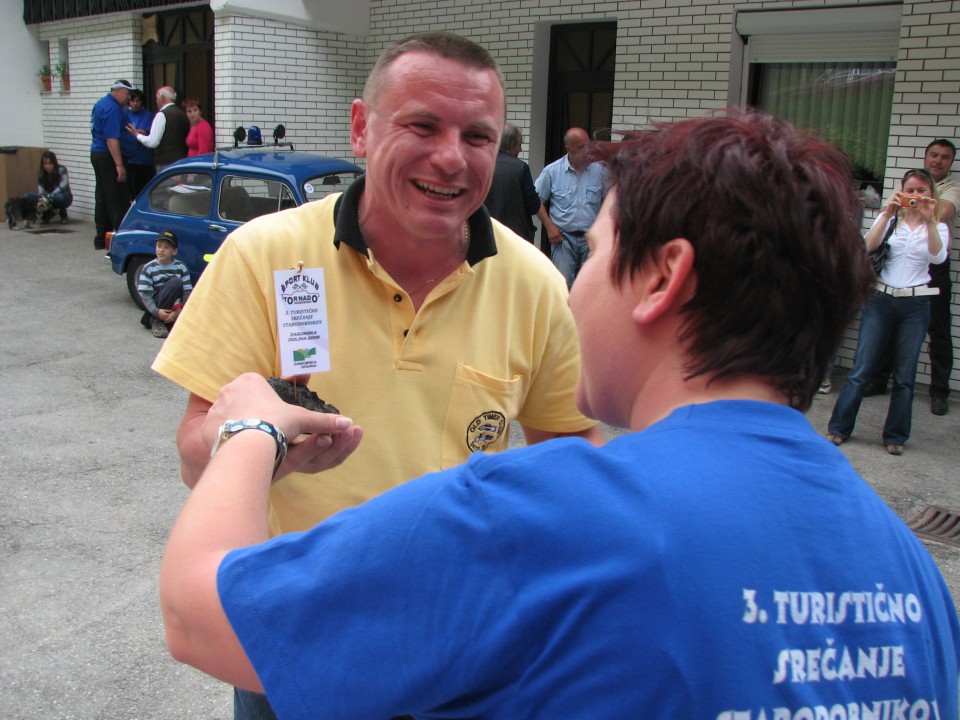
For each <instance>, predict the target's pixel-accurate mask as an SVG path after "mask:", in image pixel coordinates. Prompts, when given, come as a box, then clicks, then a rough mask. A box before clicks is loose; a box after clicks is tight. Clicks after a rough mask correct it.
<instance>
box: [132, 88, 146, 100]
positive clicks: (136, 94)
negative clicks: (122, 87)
mask: <svg viewBox="0 0 960 720" xmlns="http://www.w3.org/2000/svg"><path fill="white" fill-rule="evenodd" d="M130 99H131V100H139V101H140V102H143V101H144V97H143V90H141V89H140V88H135V89H133V90H131V91H130Z"/></svg>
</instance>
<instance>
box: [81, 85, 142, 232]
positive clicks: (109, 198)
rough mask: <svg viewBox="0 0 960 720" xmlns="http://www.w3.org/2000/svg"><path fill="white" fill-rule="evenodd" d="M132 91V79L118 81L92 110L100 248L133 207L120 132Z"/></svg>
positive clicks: (95, 219)
mask: <svg viewBox="0 0 960 720" xmlns="http://www.w3.org/2000/svg"><path fill="white" fill-rule="evenodd" d="M131 90H133V85H131V84H130V83H129V82H127V81H126V80H117V81H116V82H115V83H114V84H113V85H112V86H111V87H110V92H108V93H107V94H106V95H104V96H103V97H102V98H100V99H99V100H97V102H96V104H95V105H94V106H93V111H92V112H91V113H90V137H91V141H90V164H91V165H93V175H94V182H95V185H94V210H93V220H94V224H95V225H96V228H97V234H96V236H95V237H94V239H93V247H94V248H95V249H97V250H102V249H103V248H104V247H105V246H106V238H107V233H108V232H110V231H111V230H116V229H117V228H119V227H120V222H121V221H122V220H123V216H124V214H125V213H126V212H127V209H128V208H129V207H130V191H129V189H128V188H127V184H126V181H127V169H126V167H124V164H123V154H122V152H121V150H120V135H121V134H122V133H123V114H124V110H125V109H126V106H127V101H128V100H129V99H130V91H131Z"/></svg>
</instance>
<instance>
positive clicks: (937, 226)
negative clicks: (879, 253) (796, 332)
mask: <svg viewBox="0 0 960 720" xmlns="http://www.w3.org/2000/svg"><path fill="white" fill-rule="evenodd" d="M939 218H940V202H939V196H938V194H937V189H936V183H934V181H933V178H932V177H931V176H930V173H928V172H927V171H926V170H910V171H908V172H907V173H906V174H905V175H904V176H903V180H902V181H901V182H900V191H899V192H895V193H894V194H893V197H892V198H890V199H889V200H888V201H887V202H886V203H885V204H884V207H883V210H882V211H881V213H880V215H879V216H878V217H877V219H876V220H875V221H874V223H873V226H872V227H871V228H870V230H869V232H867V235H866V238H865V241H866V246H867V251H868V252H873V251H874V250H876V249H877V248H878V247H879V246H880V244H881V242H883V241H884V238H886V242H888V243H889V245H890V249H889V252H888V253H887V258H886V261H885V263H884V265H883V268H882V269H881V270H880V276H879V278H878V280H877V283H876V285H875V290H874V291H873V293H872V294H871V296H870V301H869V302H868V303H867V306H866V308H864V310H863V314H862V315H861V316H860V339H859V341H858V342H857V351H856V354H855V355H854V359H853V370H851V371H850V374H849V375H848V376H847V380H846V382H845V383H844V385H843V390H841V391H840V396H839V397H838V398H837V403H836V405H834V407H833V414H832V415H831V416H830V422H829V424H828V425H827V430H828V433H827V439H828V440H830V441H831V442H832V443H833V444H834V445H840V444H841V443H843V442H845V441H846V440H847V438H849V437H850V435H851V433H853V426H854V424H855V423H856V421H857V412H858V411H859V410H860V401H861V400H862V399H863V386H864V383H865V382H866V381H867V380H868V379H869V378H870V377H871V376H872V375H873V371H874V368H875V367H876V364H877V362H878V360H879V357H880V354H881V353H882V352H883V350H884V348H885V347H886V346H887V342H888V340H891V338H892V342H893V390H892V392H891V393H890V406H889V408H888V409H887V419H886V422H884V425H883V445H884V447H885V448H886V450H887V452H888V453H890V454H891V455H901V454H903V446H904V443H906V441H907V438H909V437H910V423H911V416H912V407H913V386H914V381H915V380H916V375H917V362H918V360H919V358H920V348H921V346H922V345H923V339H924V337H925V336H926V334H927V326H928V325H929V324H930V296H931V295H935V294H936V293H937V292H938V290H937V289H936V288H930V287H927V283H928V282H930V274H929V271H928V266H929V265H930V263H940V262H943V261H944V260H945V259H946V257H947V253H948V252H949V247H950V230H949V228H947V226H946V225H945V224H944V223H941V222H939Z"/></svg>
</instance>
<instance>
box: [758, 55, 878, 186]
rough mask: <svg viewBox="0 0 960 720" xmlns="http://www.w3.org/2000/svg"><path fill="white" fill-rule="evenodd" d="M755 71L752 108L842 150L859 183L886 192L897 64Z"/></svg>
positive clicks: (766, 66) (777, 66) (774, 66)
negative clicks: (807, 131)
mask: <svg viewBox="0 0 960 720" xmlns="http://www.w3.org/2000/svg"><path fill="white" fill-rule="evenodd" d="M751 69H752V71H753V73H755V74H754V79H755V84H754V86H753V87H754V92H753V100H752V103H751V104H753V105H755V106H756V107H759V108H761V109H763V110H765V111H767V112H770V113H774V114H776V115H780V116H781V117H783V118H785V119H786V120H789V121H790V122H791V123H793V124H794V125H796V126H798V127H801V128H804V129H807V130H811V131H813V132H815V133H817V134H818V135H819V136H820V137H821V138H823V139H824V140H828V141H829V142H832V143H834V144H836V145H838V146H839V147H840V148H841V149H842V150H843V151H844V152H845V153H846V154H847V156H848V157H849V158H850V162H851V163H852V165H853V168H854V177H855V178H856V179H857V180H858V181H860V183H861V184H863V185H867V184H869V185H871V186H873V188H874V189H875V190H876V191H877V192H878V193H879V192H881V190H882V185H883V173H884V169H885V167H886V160H887V135H888V133H889V129H890V113H891V111H892V108H893V82H894V77H895V75H896V63H892V62H873V63H865V62H852V63H849V62H848V63H762V64H754V65H752V68H751Z"/></svg>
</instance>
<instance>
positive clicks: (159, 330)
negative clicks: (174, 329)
mask: <svg viewBox="0 0 960 720" xmlns="http://www.w3.org/2000/svg"><path fill="white" fill-rule="evenodd" d="M150 332H152V333H153V336H154V337H155V338H165V337H166V336H167V335H168V334H169V333H170V331H169V330H167V326H166V325H165V324H164V322H163V320H160V319H159V318H154V319H153V322H152V323H151V324H150Z"/></svg>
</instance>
